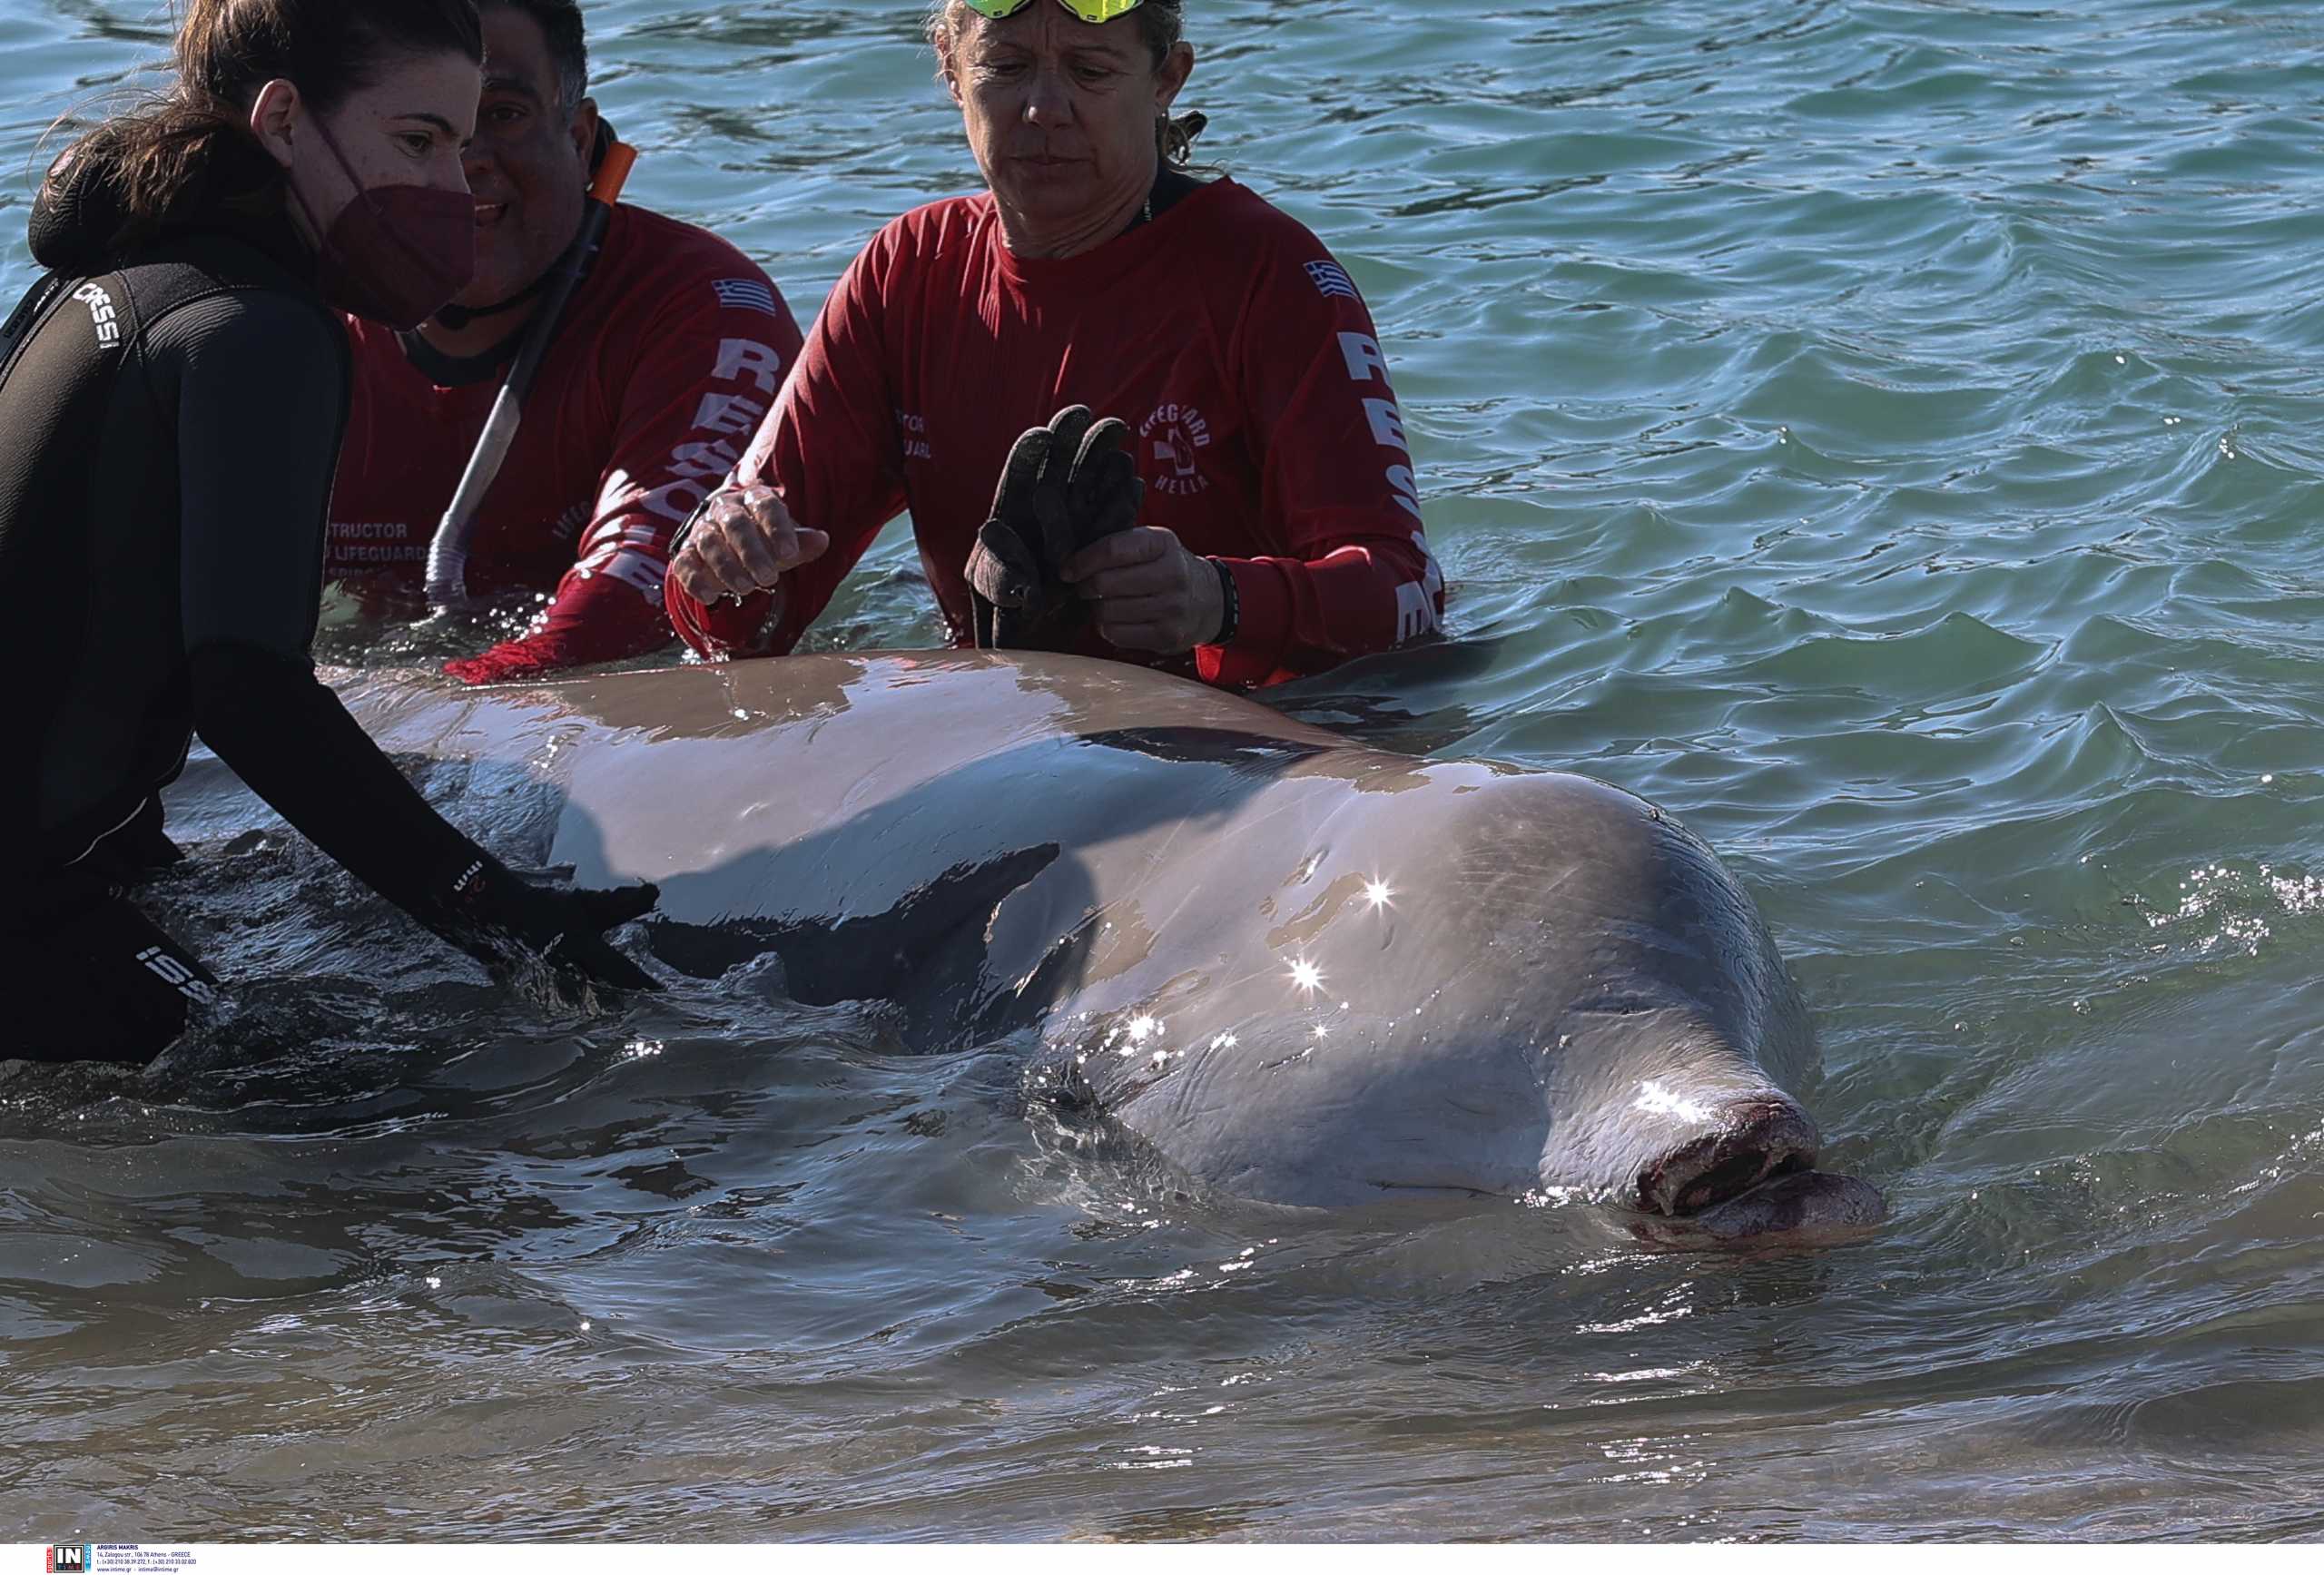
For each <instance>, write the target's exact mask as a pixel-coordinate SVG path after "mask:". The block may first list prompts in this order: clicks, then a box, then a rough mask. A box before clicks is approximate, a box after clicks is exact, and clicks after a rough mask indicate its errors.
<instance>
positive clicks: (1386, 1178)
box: [340, 652, 1886, 1247]
mask: <svg viewBox="0 0 2324 1575" xmlns="http://www.w3.org/2000/svg"><path fill="white" fill-rule="evenodd" d="M340 693H341V694H342V697H343V698H344V699H345V700H346V701H347V703H348V704H349V706H350V709H351V710H352V711H353V712H354V714H355V715H356V716H357V718H358V720H359V721H360V722H361V723H362V724H363V725H364V726H365V727H366V728H367V729H368V730H369V732H370V733H371V734H372V735H373V737H374V738H375V739H377V740H378V741H379V743H380V744H381V745H382V746H383V747H384V748H386V749H387V750H388V751H389V753H391V754H392V755H394V756H395V757H396V758H397V759H398V760H399V762H400V763H405V764H406V765H407V766H408V767H409V768H410V769H412V770H413V771H414V772H415V773H416V774H418V775H419V776H420V777H421V778H422V779H423V780H424V781H425V782H426V783H428V788H429V791H430V792H431V795H432V796H434V797H435V798H437V799H438V803H439V807H441V808H443V809H444V810H446V812H448V813H449V814H451V815H452V816H453V818H455V819H456V820H466V821H468V822H474V821H475V820H476V818H477V817H478V814H480V813H486V812H493V811H491V805H493V804H498V805H502V806H504V809H503V810H502V811H499V813H503V814H504V816H505V815H506V814H507V813H511V812H507V811H506V809H505V806H507V805H511V804H518V805H526V806H530V807H529V808H528V809H527V810H526V811H525V812H524V816H523V817H519V818H525V817H529V818H528V819H527V820H526V823H525V825H524V826H523V827H522V828H518V829H514V830H512V826H513V822H507V823H501V824H498V825H497V826H496V828H495V834H496V835H497V836H499V838H500V839H501V842H502V844H503V845H505V844H506V843H507V842H508V840H509V839H510V838H511V837H515V838H516V839H517V841H518V842H522V843H524V844H525V845H523V846H521V847H518V848H517V849H514V850H513V851H512V856H529V857H531V858H533V859H534V860H536V861H537V862H538V863H540V864H543V865H547V866H555V867H558V868H560V869H569V870H570V871H571V872H572V876H573V878H574V879H575V880H576V881H579V882H581V883H582V884H584V885H612V884H619V883H622V882H625V881H653V882H655V884H656V885H658V886H659V888H660V890H661V901H660V904H659V907H658V909H657V911H655V914H654V915H652V916H651V917H650V918H649V919H648V920H645V922H644V923H643V925H642V927H641V928H640V929H639V930H635V931H631V932H627V933H626V935H625V938H624V944H625V945H626V946H627V947H629V948H630V949H631V950H632V951H633V952H634V953H636V954H639V955H641V957H642V958H650V959H651V965H652V966H655V967H656V968H657V969H659V970H661V971H663V972H664V974H665V976H666V977H668V978H669V979H671V980H672V981H673V982H679V981H683V980H688V979H691V980H698V981H704V988H714V983H715V981H717V980H719V979H722V978H724V977H725V976H726V975H727V974H728V973H729V971H730V970H734V969H737V968H740V967H744V966H746V965H747V966H753V967H761V968H763V967H771V966H774V965H776V964H779V966H780V970H781V981H782V988H783V990H784V991H785V992H786V993H787V994H788V995H789V996H790V997H791V998H792V999H797V1000H799V1001H801V1002H803V1003H812V1004H830V1003H836V1002H841V1001H849V1000H859V999H861V1000H882V1001H887V1002H891V1003H893V1006H894V1008H895V1009H897V1010H899V1011H901V1013H902V1014H903V1019H904V1020H905V1022H906V1023H907V1024H908V1028H907V1030H906V1033H907V1042H908V1043H909V1045H910V1046H911V1048H913V1049H914V1050H924V1051H927V1052H931V1053H935V1052H942V1051H948V1050H953V1049H958V1048H966V1047H970V1046H978V1045H986V1044H991V1043H995V1042H998V1041H1003V1040H1009V1041H1011V1042H1015V1043H1020V1044H1022V1045H1024V1046H1025V1047H1026V1055H1027V1058H1028V1062H1029V1074H1028V1086H1029V1088H1039V1089H1040V1090H1043V1091H1045V1092H1044V1097H1048V1098H1055V1099H1057V1100H1059V1101H1063V1102H1068V1103H1071V1104H1075V1105H1078V1106H1081V1107H1087V1108H1088V1109H1089V1110H1091V1111H1094V1112H1096V1113H1097V1114H1098V1117H1099V1118H1100V1119H1102V1120H1103V1121H1105V1122H1107V1123H1111V1124H1115V1125H1118V1127H1119V1128H1121V1129H1122V1130H1124V1131H1126V1132H1127V1133H1128V1134H1129V1135H1131V1137H1133V1138H1134V1140H1135V1141H1137V1143H1139V1144H1141V1145H1143V1146H1144V1147H1147V1148H1149V1149H1150V1150H1151V1151H1152V1152H1153V1153H1154V1155H1156V1156H1157V1157H1158V1158H1159V1160H1160V1161H1161V1162H1162V1163H1163V1164H1164V1165H1165V1166H1167V1167H1169V1169H1170V1170H1171V1171H1172V1172H1173V1173H1175V1174H1176V1175H1177V1176H1182V1177H1183V1178H1184V1181H1185V1182H1186V1184H1187V1185H1189V1186H1196V1187H1200V1188H1203V1189H1206V1190H1207V1191H1210V1192H1213V1193H1216V1194H1219V1195H1223V1196H1229V1197H1233V1198H1238V1199H1248V1200H1252V1201H1254V1202H1258V1203H1264V1204H1274V1205H1283V1206H1295V1207H1309V1208H1334V1207H1343V1206H1353V1205H1361V1204H1369V1203H1379V1202H1383V1201H1393V1200H1395V1199H1399V1198H1413V1197H1435V1198H1444V1197H1451V1198H1477V1199H1506V1200H1521V1201H1531V1202H1535V1203H1541V1202H1544V1201H1547V1202H1551V1203H1562V1202H1569V1201H1576V1202H1580V1203H1581V1204H1584V1205H1590V1206H1599V1207H1602V1208H1604V1209H1605V1210H1607V1211H1608V1212H1609V1216H1610V1217H1612V1218H1616V1219H1618V1220H1620V1221H1621V1222H1623V1223H1624V1224H1626V1225H1627V1226H1629V1227H1630V1229H1631V1230H1632V1231H1633V1233H1634V1234H1635V1235H1638V1236H1639V1238H1640V1239H1641V1240H1645V1241H1649V1242H1652V1243H1656V1244H1659V1245H1676V1246H1680V1247H1698V1246H1699V1247H1718V1246H1735V1245H1787V1244H1799V1243H1807V1244H1817V1243H1822V1242H1827V1241H1829V1242H1839V1241H1848V1240H1855V1239H1860V1238H1861V1237H1862V1236H1863V1235H1865V1234H1866V1233H1867V1232H1868V1231H1870V1230H1871V1229H1872V1228H1873V1227H1875V1226H1877V1225H1878V1224H1879V1223H1880V1222H1881V1220H1882V1218H1883V1217H1884V1214H1885V1207H1886V1206H1885V1204H1884V1202H1883V1199H1882V1197H1881V1195H1880V1193H1879V1192H1878V1190H1877V1189H1876V1187H1875V1186H1872V1185H1870V1184H1869V1183H1867V1182H1866V1181H1864V1180H1862V1179H1860V1178H1856V1177H1853V1176H1844V1175H1838V1174H1835V1173H1832V1172H1830V1171H1827V1170H1826V1169H1824V1168H1821V1167H1820V1166H1819V1157H1820V1154H1821V1150H1822V1147H1823V1144H1824V1139H1823V1136H1822V1133H1821V1131H1820V1129H1819V1127H1818V1126H1817V1122H1816V1120H1815V1118H1814V1117H1813V1116H1812V1115H1811V1114H1810V1113H1809V1110H1808V1108H1807V1103H1806V1099H1807V1095H1808V1094H1809V1092H1810V1091H1811V1090H1812V1088H1813V1085H1814V1082H1815V1079H1816V1077H1817V1042H1816V1035H1815V1031H1814V1025H1813V1022H1812V1020H1811V1018H1810V1015H1809V1012H1808V1010H1807V1006H1806V1005H1805V1003H1804V1002H1803V999H1802V998H1801V995H1800V992H1799V990H1798V989H1797V987H1796V985H1795V983H1794V981H1793V979H1792V977H1791V974H1790V971H1789V970H1788V969H1787V966H1786V964H1785V962H1784V960H1783V958H1782V957H1781V955H1780V954H1779V952H1778V950H1777V946H1776V943H1775V941H1774V940H1773V939H1772V937H1771V936H1770V934H1769V931H1768V926H1767V924H1766V923H1765V922H1764V921H1763V920H1762V919H1761V917H1760V915H1759V913H1758V910H1757V909H1756V907H1755V906H1754V905H1753V903H1752V901H1751V899H1750V897H1749V896H1748V893H1747V892H1746V891H1744V890H1743V888H1742V887H1741V886H1740V885H1739V884H1738V882H1737V881H1736V880H1735V879H1734V877H1733V876H1732V875H1731V874H1730V873H1729V872H1728V871H1727V869H1726V868H1725V867H1723V866H1722V865H1721V863H1720V862H1719V861H1718V858H1717V857H1716V856H1715V854H1714V853H1713V852H1712V851H1711V850H1710V849H1709V847H1707V846H1706V845H1705V844H1704V843H1703V842H1701V841H1700V840H1699V839H1698V838H1697V837H1696V836H1694V835H1693V834H1692V833H1691V832H1689V831H1688V830H1687V829H1686V828H1685V827H1684V826H1683V825H1681V824H1680V823H1679V821H1678V820H1677V819H1676V818H1675V817H1673V816H1672V815H1670V814H1669V813H1668V812H1665V811H1663V810H1662V809H1660V808H1658V807H1657V806H1655V805H1654V804H1651V803H1649V802H1646V801H1644V800H1642V799H1640V798H1638V797H1635V796H1633V795H1631V794H1630V793H1628V792H1622V791H1620V790H1619V789H1617V788H1614V787H1611V786H1609V785H1607V784H1605V783H1600V782H1596V781H1593V780H1591V779H1590V778H1587V777H1583V776H1580V775H1575V774H1571V773H1562V772H1555V771H1547V770H1542V769H1539V768H1534V767H1528V766H1522V765H1516V764H1510V763H1495V762H1491V761H1481V760H1436V759H1431V760H1417V759H1413V758H1411V757H1408V756H1405V755H1401V754H1397V753H1390V752H1387V751H1384V750H1380V749H1374V748H1369V747H1365V746H1363V745H1361V744H1358V743H1353V742H1350V741H1349V740H1347V739H1345V738H1344V737H1342V736H1340V735H1338V734H1335V733H1332V732H1330V731H1327V730H1326V729H1324V728H1322V727H1318V726H1314V725H1309V724H1305V723H1302V722H1299V721H1295V720H1293V719H1291V718H1288V717H1286V716H1285V715H1284V714H1281V713H1279V712H1277V711H1275V710H1273V709H1271V708H1269V707H1268V706H1266V705H1265V704H1260V703H1258V702H1256V701H1255V700H1252V699H1249V698H1246V697H1243V696H1239V695H1236V694H1227V693H1224V692H1221V691H1218V690H1215V689H1211V688H1207V687H1205V686H1203V685H1200V684H1194V683H1192V682H1189V681H1187V680H1183V679H1180V678H1177V677H1174V676H1171V675H1168V674H1159V673H1156V672H1153V671H1150V670H1147V669H1144V668H1139V667H1135V666H1131V665H1129V664H1121V663H1110V662H1104V661H1097V660H1089V659H1084V658H1077V657H1069V656H1053V655H1029V654H1027V655H1019V654H995V653H975V652H922V653H911V652H897V653H878V654H851V655H841V654H827V655H794V656H789V657H783V658H778V659H773V660H764V661H752V662H737V663H731V664H689V665H685V666H680V667H674V668H668V669H663V670H655V671H633V672H623V673H615V674H605V675H598V676H588V677H581V678H573V679H566V680H563V681H558V682H553V683H547V684H528V685H521V686H507V687H500V688H482V689H470V688H459V687H454V686H451V685H448V684H446V683H444V682H443V681H440V680H436V681H416V680H415V679H414V678H413V677H412V676H411V675H410V674H385V673H356V674H346V675H342V681H341V683H340ZM471 829H472V830H473V829H476V828H475V826H474V825H473V823H471ZM770 960H772V961H770Z"/></svg>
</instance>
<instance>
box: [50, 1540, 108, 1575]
mask: <svg viewBox="0 0 2324 1575" xmlns="http://www.w3.org/2000/svg"><path fill="white" fill-rule="evenodd" d="M95 1565H96V1560H94V1559H92V1558H90V1557H89V1545H88V1544H87V1543H86V1542H82V1543H79V1544H77V1545H74V1546H71V1547H67V1546H64V1545H63V1544H52V1545H51V1546H50V1548H49V1550H48V1575H88V1572H89V1570H92V1569H94V1567H95Z"/></svg>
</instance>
